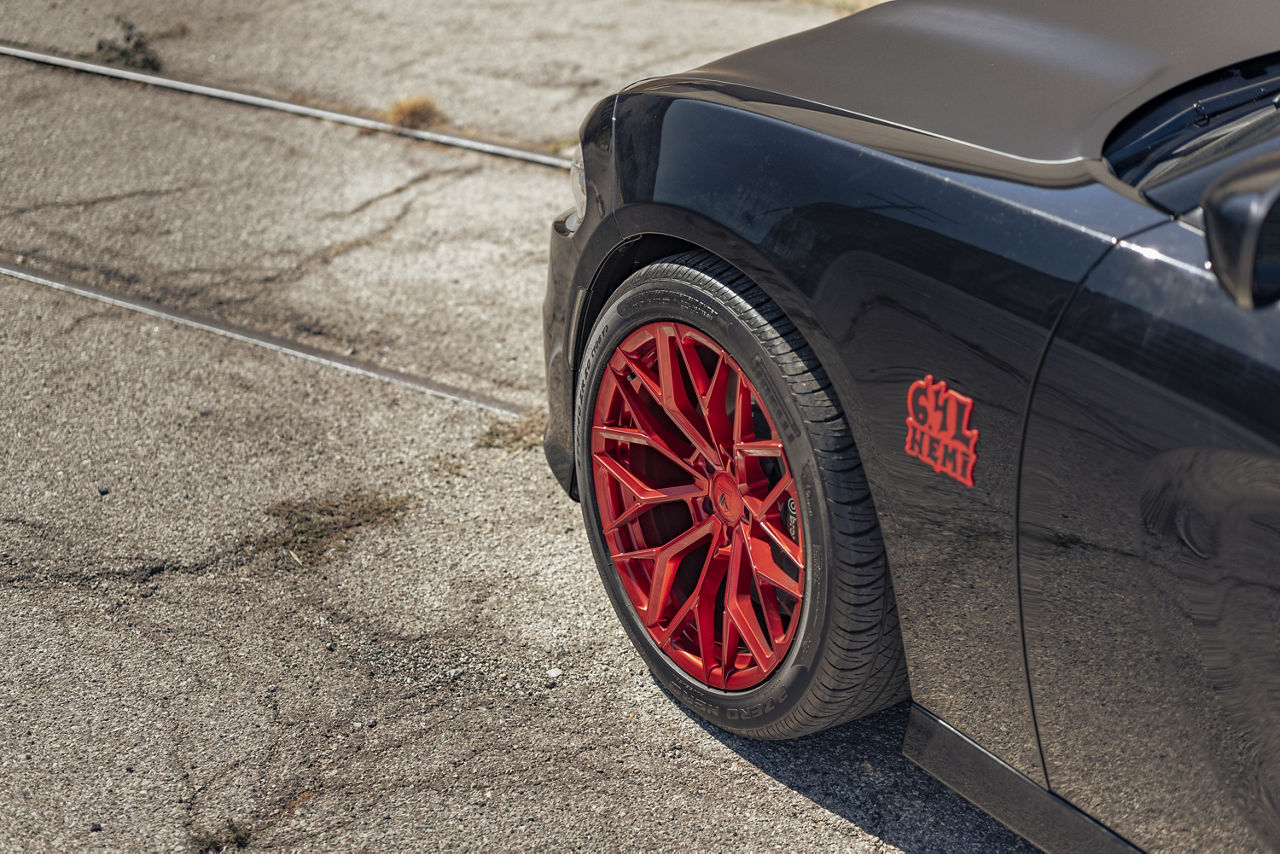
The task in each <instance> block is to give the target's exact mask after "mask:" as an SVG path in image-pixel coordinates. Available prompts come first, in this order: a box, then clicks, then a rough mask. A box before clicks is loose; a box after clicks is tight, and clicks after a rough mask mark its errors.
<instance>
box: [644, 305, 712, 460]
mask: <svg viewBox="0 0 1280 854" xmlns="http://www.w3.org/2000/svg"><path fill="white" fill-rule="evenodd" d="M677 339H678V333H677V332H676V329H675V327H673V326H666V325H664V326H663V327H662V328H661V330H660V331H659V333H658V378H659V381H660V382H661V383H662V408H663V409H664V410H665V411H666V413H667V417H668V418H670V419H671V422H672V423H673V424H675V425H676V427H677V428H678V429H679V430H680V432H682V433H684V436H685V438H686V439H688V440H689V442H690V444H692V445H693V447H694V448H696V449H697V451H698V453H700V454H701V455H702V457H703V459H705V460H706V461H707V462H709V463H711V465H713V466H715V467H717V468H719V467H720V465H721V459H720V451H719V450H718V449H717V448H716V447H715V444H714V443H713V442H711V440H710V439H709V438H708V437H707V435H706V434H705V433H703V431H701V430H699V429H698V428H697V426H696V425H695V424H694V423H693V419H694V418H695V417H699V416H700V414H701V413H699V412H698V411H697V409H696V407H695V406H694V404H693V403H692V402H691V401H690V400H689V395H688V391H687V390H686V389H685V386H684V374H682V373H681V372H680V365H681V364H683V363H684V359H683V356H682V355H681V354H680V347H679V342H678V340H677ZM686 368H687V365H686Z"/></svg>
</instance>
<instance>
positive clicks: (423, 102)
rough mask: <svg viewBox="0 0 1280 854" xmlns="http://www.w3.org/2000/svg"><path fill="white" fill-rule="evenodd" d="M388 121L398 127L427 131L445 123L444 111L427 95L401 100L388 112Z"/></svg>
mask: <svg viewBox="0 0 1280 854" xmlns="http://www.w3.org/2000/svg"><path fill="white" fill-rule="evenodd" d="M387 121H388V122H390V123H391V124H393V125H396V126H397V127H402V128H414V129H416V130H426V129H427V128H429V127H434V126H436V125H442V124H444V122H445V118H444V111H443V110H441V109H440V107H439V105H438V104H436V102H435V101H433V100H432V99H431V98H429V97H427V96H426V95H415V96H413V97H411V98H401V99H400V100H399V101H396V102H395V103H394V104H392V105H391V107H390V108H389V109H388V110H387Z"/></svg>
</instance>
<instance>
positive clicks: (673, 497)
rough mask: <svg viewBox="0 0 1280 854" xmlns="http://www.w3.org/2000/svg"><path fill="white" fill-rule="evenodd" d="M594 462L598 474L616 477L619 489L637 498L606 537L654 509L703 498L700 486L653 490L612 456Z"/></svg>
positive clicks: (599, 456) (596, 457) (607, 528)
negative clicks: (672, 502) (659, 505)
mask: <svg viewBox="0 0 1280 854" xmlns="http://www.w3.org/2000/svg"><path fill="white" fill-rule="evenodd" d="M592 459H593V460H594V461H595V464H596V472H597V474H599V473H601V472H603V473H604V474H606V475H607V476H609V477H612V478H613V480H614V481H615V482H616V483H617V484H618V485H619V486H621V487H622V488H623V489H624V490H626V491H627V492H629V493H630V494H631V495H632V497H633V501H632V503H631V505H630V506H629V507H627V509H626V510H625V511H623V512H622V513H621V514H620V515H619V516H618V517H617V518H615V519H614V520H613V521H612V522H610V523H609V524H608V525H606V526H605V533H606V534H607V533H610V532H611V531H615V530H617V529H618V528H621V527H622V526H623V525H625V524H627V523H628V522H632V521H634V520H635V519H637V518H639V516H640V514H641V513H643V512H644V511H645V510H647V509H649V508H650V507H653V506H655V505H657V504H665V503H667V502H670V501H685V500H687V499H689V498H691V497H693V496H696V495H700V494H701V492H702V490H700V489H699V488H698V486H697V484H692V483H690V484H682V485H680V486H667V487H662V488H658V487H653V486H649V485H648V484H647V483H645V482H644V481H642V480H640V478H639V477H637V476H636V475H635V473H634V472H632V471H630V470H628V469H627V468H626V467H625V466H623V465H622V463H620V462H618V461H617V460H616V459H614V458H613V457H611V456H609V455H608V454H594V455H593V456H592Z"/></svg>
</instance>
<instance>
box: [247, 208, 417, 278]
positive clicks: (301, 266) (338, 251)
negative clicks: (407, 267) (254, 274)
mask: <svg viewBox="0 0 1280 854" xmlns="http://www.w3.org/2000/svg"><path fill="white" fill-rule="evenodd" d="M413 201H414V200H413V199H409V200H408V201H406V202H405V203H404V205H403V206H402V207H401V208H400V212H399V213H397V214H396V215H395V216H393V217H392V218H391V219H390V220H389V221H388V222H387V223H385V224H384V225H381V226H379V227H378V228H375V229H374V230H373V231H370V232H368V233H367V234H362V235H360V236H359V237H353V238H351V239H350V240H339V241H338V242H336V243H330V244H329V245H328V246H324V247H322V248H320V249H317V250H316V251H314V252H312V253H310V254H308V255H306V256H304V257H303V258H302V260H301V261H299V262H298V263H296V264H294V265H292V266H290V267H286V268H285V269H283V270H280V271H278V272H276V273H272V274H271V275H269V276H266V277H265V278H262V279H259V280H258V283H259V284H264V285H266V284H274V283H277V282H279V283H284V284H291V283H293V282H296V281H297V280H298V279H300V278H302V276H304V275H306V273H307V271H308V270H309V269H311V268H312V267H315V266H317V265H322V264H328V263H329V262H331V261H333V260H335V259H337V258H341V257H342V256H343V255H347V254H349V253H351V252H355V251H356V250H358V249H364V248H366V247H369V246H373V245H374V244H376V243H377V242H378V241H380V240H382V239H384V238H386V237H387V236H389V235H390V234H391V232H393V231H395V229H396V227H397V226H399V225H400V223H402V222H404V220H405V217H407V216H408V215H409V211H410V210H412V209H413Z"/></svg>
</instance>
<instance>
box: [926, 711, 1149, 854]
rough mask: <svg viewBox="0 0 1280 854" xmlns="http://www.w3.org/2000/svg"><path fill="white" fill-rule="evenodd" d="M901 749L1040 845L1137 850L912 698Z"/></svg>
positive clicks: (1094, 853)
mask: <svg viewBox="0 0 1280 854" xmlns="http://www.w3.org/2000/svg"><path fill="white" fill-rule="evenodd" d="M902 753H903V755H905V756H906V757H907V758H908V759H910V760H911V761H912V762H914V763H916V764H917V765H919V766H920V767H921V768H923V769H924V770H925V771H927V772H928V773H929V774H931V775H933V776H934V777H936V778H938V779H939V780H941V781H942V782H943V783H945V784H946V785H947V786H949V787H950V788H952V789H954V790H955V791H956V792H958V793H959V794H960V795H961V796H963V797H964V798H966V799H967V800H969V801H971V802H973V803H974V804H975V805H976V806H979V807H981V808H982V809H983V810H985V811H986V812H988V813H990V814H991V815H992V816H994V817H995V818H996V819H998V820H999V821H1000V822H1002V823H1003V824H1004V825H1005V826H1007V827H1008V828H1009V829H1010V830H1012V831H1013V832H1014V833H1017V834H1018V835H1020V836H1022V837H1024V838H1025V839H1027V840H1028V841H1029V842H1031V843H1032V844H1034V845H1036V846H1037V847H1039V848H1042V849H1044V850H1045V851H1050V852H1055V854H1057V852H1077V851H1078V852H1081V854H1101V852H1136V851H1137V850H1138V849H1137V848H1134V847H1133V846H1132V845H1130V844H1129V843H1128V842H1126V841H1125V840H1124V839H1121V838H1120V837H1119V836H1117V835H1116V834H1114V833H1112V832H1111V831H1110V830H1108V829H1107V828H1105V827H1103V826H1102V825H1101V824H1098V823H1097V822H1096V821H1094V820H1093V819H1091V818H1089V816H1087V815H1085V814H1084V813H1083V812H1081V811H1080V810H1078V809H1076V808H1075V807H1073V806H1072V805H1071V804H1069V803H1067V802H1066V801H1064V800H1063V799H1062V798H1060V797H1058V796H1057V795H1055V794H1053V793H1052V792H1049V791H1047V790H1045V789H1042V788H1041V787H1039V786H1037V785H1036V784H1035V783H1033V782H1032V781H1031V780H1030V779H1029V778H1028V777H1026V776H1024V775H1022V774H1020V773H1019V772H1018V771H1016V770H1014V769H1013V768H1012V767H1010V766H1009V765H1006V764H1005V763H1004V762H1002V761H1000V760H999V759H998V758H996V757H995V756H993V755H992V754H990V753H988V752H987V751H986V750H984V749H982V748H981V747H979V746H978V745H977V744H975V743H974V742H972V741H970V740H969V739H968V738H966V737H965V736H964V735H963V734H961V733H960V732H959V731H957V730H955V729H953V728H952V727H951V726H949V725H948V724H947V723H946V722H945V721H943V720H942V719H940V718H938V717H935V716H934V715H933V714H931V713H930V712H928V711H927V710H925V709H924V708H922V707H920V706H917V705H915V704H914V703H913V704H912V706H911V718H910V720H909V721H908V722H907V736H906V739H905V740H904V741H903V744H902Z"/></svg>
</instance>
